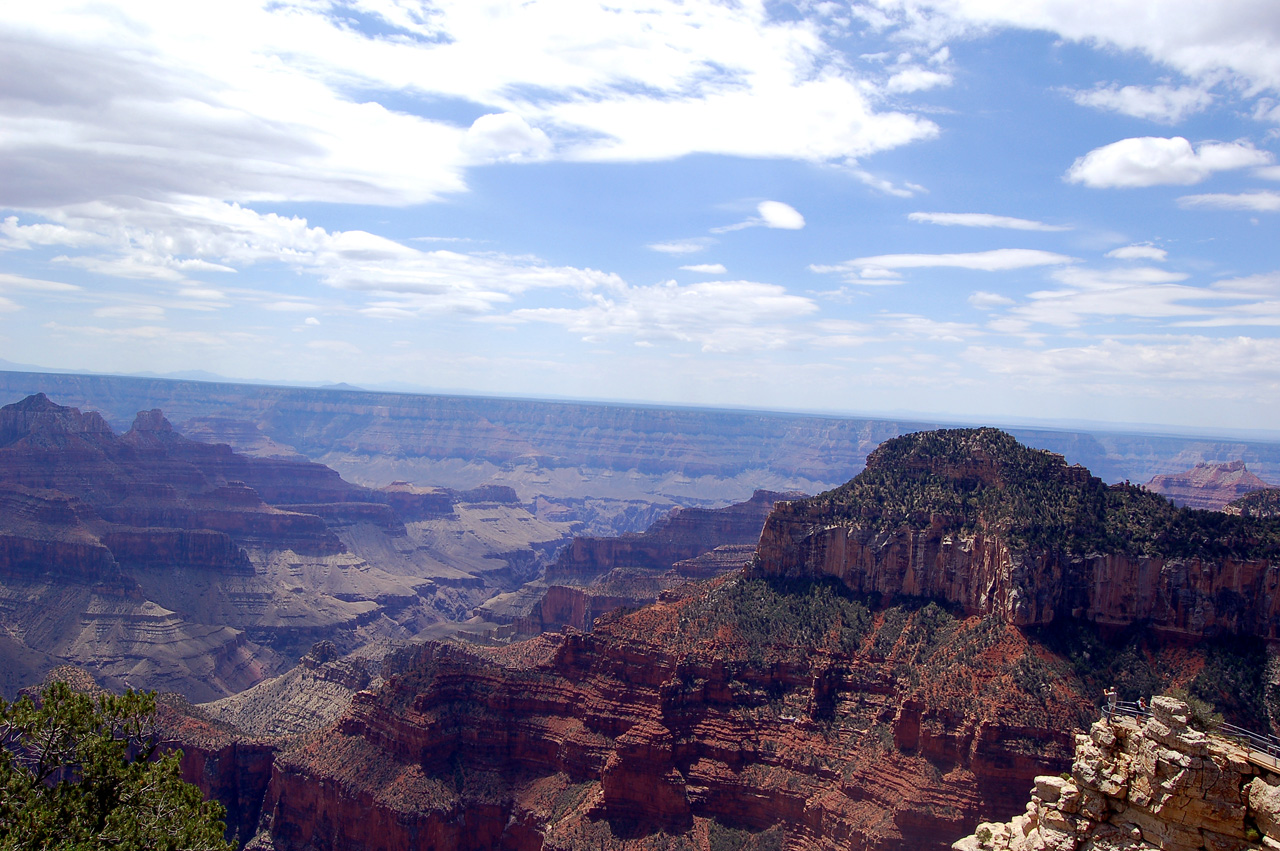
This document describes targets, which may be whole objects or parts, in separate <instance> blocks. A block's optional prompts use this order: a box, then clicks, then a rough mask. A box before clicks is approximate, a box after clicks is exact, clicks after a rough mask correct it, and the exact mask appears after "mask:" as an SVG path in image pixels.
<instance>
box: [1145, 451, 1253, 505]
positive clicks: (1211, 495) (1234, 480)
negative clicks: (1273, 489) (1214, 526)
mask: <svg viewBox="0 0 1280 851" xmlns="http://www.w3.org/2000/svg"><path fill="white" fill-rule="evenodd" d="M1145 487H1146V489H1147V490H1149V491H1152V492H1154V493H1158V494H1160V495H1161V496H1164V497H1167V498H1168V499H1169V501H1170V502H1172V503H1173V504H1174V505H1181V506H1185V507H1186V508H1200V509H1204V510H1207V511H1219V510H1221V509H1222V508H1223V506H1225V505H1227V503H1229V502H1233V501H1234V500H1237V499H1239V498H1240V497H1242V496H1244V495H1245V494H1247V493H1250V492H1252V491H1256V490H1262V489H1263V488H1267V487H1270V485H1268V484H1267V483H1266V482H1264V481H1263V480H1262V479H1260V478H1258V477H1257V476H1255V475H1254V474H1253V473H1250V472H1249V470H1248V469H1247V468H1246V467H1245V465H1244V462H1243V461H1230V462H1228V463H1226V464H1206V463H1200V464H1197V465H1195V466H1194V467H1192V468H1191V469H1190V470H1187V471H1186V472H1183V473H1166V474H1164V475H1159V476H1155V477H1153V478H1152V479H1151V481H1149V482H1147V483H1146V485H1145Z"/></svg>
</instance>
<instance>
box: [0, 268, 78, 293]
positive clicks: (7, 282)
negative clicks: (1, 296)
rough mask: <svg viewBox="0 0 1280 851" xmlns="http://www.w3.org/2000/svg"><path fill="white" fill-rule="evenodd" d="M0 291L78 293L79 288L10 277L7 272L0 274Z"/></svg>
mask: <svg viewBox="0 0 1280 851" xmlns="http://www.w3.org/2000/svg"><path fill="white" fill-rule="evenodd" d="M0 289H15V290H35V291H37V292H50V293H75V292H80V287H77V286H76V285H75V284H66V283H63V282H62V281H46V280H43V279H41V278H28V277H25V276H23V275H11V274H8V273H7V272H0Z"/></svg>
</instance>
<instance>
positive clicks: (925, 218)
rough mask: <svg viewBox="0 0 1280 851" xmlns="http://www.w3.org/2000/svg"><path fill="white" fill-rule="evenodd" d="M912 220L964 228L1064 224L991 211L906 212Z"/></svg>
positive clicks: (1031, 227)
mask: <svg viewBox="0 0 1280 851" xmlns="http://www.w3.org/2000/svg"><path fill="white" fill-rule="evenodd" d="M907 218H908V219H910V220H911V221H913V222H920V223H922V224H929V225H947V226H954V227H966V228H1008V229H1010V230H1034V231H1064V230H1071V228H1070V227H1068V226H1066V225H1050V224H1045V223H1044V222H1038V221H1035V220H1034V219H1019V218H1015V217H1013V216H997V215H993V214H991V213H908V214H907Z"/></svg>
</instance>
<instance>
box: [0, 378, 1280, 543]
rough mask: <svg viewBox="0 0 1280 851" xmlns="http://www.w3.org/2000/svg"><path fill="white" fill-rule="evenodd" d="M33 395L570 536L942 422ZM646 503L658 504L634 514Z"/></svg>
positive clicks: (277, 391) (7, 392) (64, 388)
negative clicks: (466, 497) (294, 459)
mask: <svg viewBox="0 0 1280 851" xmlns="http://www.w3.org/2000/svg"><path fill="white" fill-rule="evenodd" d="M37 392H45V393H47V394H49V395H50V396H51V397H52V398H56V399H58V400H59V401H61V402H62V403H63V404H66V405H70V406H73V407H78V408H80V409H82V410H90V409H92V410H96V411H99V412H101V414H102V415H103V417H104V418H105V419H106V420H107V422H108V423H109V424H111V425H112V426H113V427H115V428H116V429H118V430H124V429H127V428H128V425H129V423H130V422H132V420H133V417H134V414H135V413H136V412H137V411H142V410H151V409H154V408H159V409H162V410H164V411H165V412H166V413H167V415H168V417H169V418H170V419H171V420H172V421H173V422H174V424H175V425H176V426H177V428H178V430H179V431H180V432H182V433H184V434H187V436H189V437H193V438H198V439H201V440H205V441H207V442H223V443H227V444H229V445H231V446H232V447H234V448H235V449H236V450H237V451H238V452H241V453H243V454H247V455H260V456H263V457H289V456H292V455H302V456H305V457H306V458H309V459H310V460H312V461H316V462H319V463H322V464H325V465H327V466H329V467H331V468H333V469H335V470H337V471H339V473H341V474H342V475H343V476H345V477H346V478H347V479H348V480H349V481H352V482H356V483H359V484H363V485H369V486H373V487H380V486H383V485H386V484H387V483H389V482H392V481H408V482H414V483H417V484H421V485H438V486H445V487H451V488H457V489H463V490H465V489H469V488H473V487H476V486H477V485H481V484H505V485H508V486H510V487H512V488H514V489H515V491H516V493H517V495H518V496H519V498H520V499H521V500H522V501H523V502H525V503H530V502H533V501H535V500H538V501H539V502H540V503H541V504H542V506H543V507H545V508H546V510H548V511H553V512H556V513H557V515H558V517H559V519H562V520H569V521H570V522H579V523H584V524H595V525H593V527H592V528H586V527H585V526H584V527H581V528H579V529H576V530H575V531H577V532H580V533H582V534H618V533H621V532H634V531H640V530H642V529H644V528H645V527H646V526H648V525H649V523H651V522H653V521H654V520H656V519H658V517H660V516H661V514H662V513H665V511H666V510H667V509H670V508H671V507H673V506H674V505H682V506H698V505H702V506H715V505H725V504H728V503H731V502H739V501H742V500H745V499H748V498H750V496H751V494H752V493H753V492H754V491H756V490H758V489H766V490H772V491H803V492H805V493H810V494H813V493H819V492H822V491H825V490H829V489H831V488H834V487H837V486H839V485H840V484H842V483H843V482H845V481H847V480H848V479H849V478H851V477H852V476H854V475H855V474H857V473H858V472H859V471H860V470H861V469H862V467H863V465H864V463H865V461H866V457H867V454H868V453H869V452H870V451H871V450H873V449H874V448H875V447H876V446H878V445H879V444H880V443H882V442H883V441H884V440H887V439H889V438H891V437H896V436H899V435H902V434H906V433H910V432H915V431H920V430H925V429H933V428H938V427H940V426H944V425H947V424H946V423H942V422H937V421H926V420H920V419H909V418H899V419H891V418H881V419H876V418H868V417H843V416H822V415H803V414H784V413H775V412H759V411H723V410H708V409H699V408H659V407H653V406H643V405H628V404H604V403H597V404H590V403H581V402H561V401H546V400H528V399H525V400H520V399H489V398H480V397H467V396H441V395H434V396H432V395H411V394H402V393H378V392H371V391H361V390H353V389H320V388H301V387H271V386H265V385H245V384H232V383H219V382H203V381H176V380H166V379H154V378H132V377H123V376H108V375H74V374H51V373H31V372H9V371H0V402H9V401H17V400H18V399H21V398H23V397H25V396H28V395H30V394H32V393H37ZM847 404H848V405H849V406H851V407H852V406H855V405H856V400H848V402H847ZM1009 432H1010V433H1011V434H1013V435H1014V436H1015V437H1017V438H1018V439H1019V440H1021V441H1022V442H1023V443H1026V444H1028V445H1031V446H1036V447H1038V448H1042V449H1048V450H1051V451H1054V452H1057V453H1059V454H1061V455H1063V456H1064V457H1066V458H1067V459H1068V460H1069V461H1070V462H1072V463H1079V464H1082V465H1084V466H1086V467H1088V468H1089V469H1090V470H1092V471H1093V472H1094V474H1096V475H1098V476H1099V477H1100V478H1102V479H1103V480H1104V481H1107V482H1118V481H1124V480H1131V481H1135V482H1145V481H1149V480H1150V479H1151V478H1152V477H1154V476H1156V475H1160V474H1167V473H1173V472H1176V471H1179V470H1186V469H1188V468H1190V467H1193V466H1194V465H1195V464H1197V463H1201V462H1204V463H1210V464H1218V463H1228V462H1232V461H1243V462H1244V463H1246V464H1247V465H1248V468H1249V469H1250V470H1251V471H1253V472H1254V473H1255V474H1257V475H1258V476H1260V477H1261V478H1262V479H1264V480H1268V481H1277V482H1280V444H1278V443H1276V442H1274V441H1267V440H1263V439H1246V438H1240V439H1222V438H1209V437H1196V436H1177V435H1168V434H1155V433H1149V432H1148V433H1143V432H1119V431H1107V430H1097V431H1089V432H1086V431H1080V430H1069V429H1052V428H1028V427H1015V428H1010V429H1009ZM587 497H589V499H586V500H585V502H584V498H587ZM653 504H660V506H661V507H660V509H659V510H657V511H650V512H645V511H644V510H643V507H642V506H644V505H653ZM629 515H634V516H631V518H630V519H628V516H629ZM539 516H542V515H541V514H539Z"/></svg>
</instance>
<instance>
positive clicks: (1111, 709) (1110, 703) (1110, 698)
mask: <svg viewBox="0 0 1280 851" xmlns="http://www.w3.org/2000/svg"><path fill="white" fill-rule="evenodd" d="M1102 696H1103V697H1105V698H1106V699H1107V720H1108V721H1110V720H1111V716H1112V715H1113V714H1114V713H1115V711H1116V688H1115V686H1112V687H1111V688H1109V689H1107V690H1106V691H1104V692H1103V693H1102Z"/></svg>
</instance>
